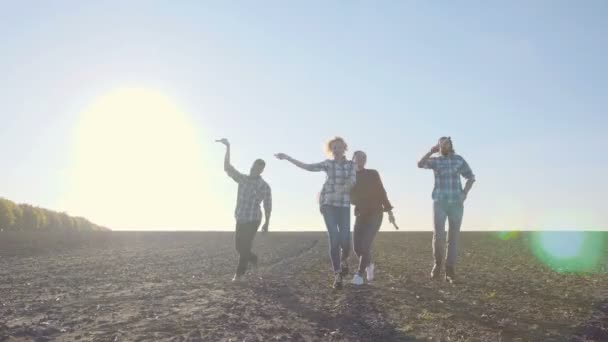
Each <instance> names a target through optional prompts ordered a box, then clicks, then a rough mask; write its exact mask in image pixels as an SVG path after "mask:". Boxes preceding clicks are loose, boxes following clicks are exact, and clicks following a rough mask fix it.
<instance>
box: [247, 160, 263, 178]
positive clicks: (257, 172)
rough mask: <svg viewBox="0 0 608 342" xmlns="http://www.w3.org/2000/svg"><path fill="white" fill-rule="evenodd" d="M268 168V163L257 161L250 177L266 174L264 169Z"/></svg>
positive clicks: (252, 167) (252, 166) (250, 172)
mask: <svg viewBox="0 0 608 342" xmlns="http://www.w3.org/2000/svg"><path fill="white" fill-rule="evenodd" d="M265 167H266V162H265V161H263V160H262V159H256V160H255V161H254V162H253V165H251V171H249V175H251V176H255V177H257V176H259V175H261V174H262V172H264V168H265Z"/></svg>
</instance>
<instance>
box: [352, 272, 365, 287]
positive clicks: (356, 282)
mask: <svg viewBox="0 0 608 342" xmlns="http://www.w3.org/2000/svg"><path fill="white" fill-rule="evenodd" d="M351 283H352V284H353V285H363V284H364V283H365V281H364V280H363V277H362V276H360V275H359V274H358V273H355V275H354V276H353V280H352V281H351Z"/></svg>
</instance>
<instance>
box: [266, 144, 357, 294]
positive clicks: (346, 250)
mask: <svg viewBox="0 0 608 342" xmlns="http://www.w3.org/2000/svg"><path fill="white" fill-rule="evenodd" d="M347 149H348V145H347V144H346V142H345V141H344V139H342V138H340V137H335V138H333V139H331V140H330V141H328V142H327V144H326V150H327V152H328V154H331V155H332V157H333V158H332V159H327V160H324V161H322V162H320V163H316V164H306V163H302V162H301V161H298V160H296V159H293V158H292V157H290V156H288V155H286V154H284V153H278V154H276V157H277V158H278V159H279V160H287V161H289V162H291V163H292V164H294V165H296V166H298V167H300V168H302V169H304V170H306V171H312V172H319V171H324V172H325V173H326V174H327V179H326V180H325V183H324V184H323V188H322V189H321V193H320V195H319V205H320V209H321V214H322V215H323V219H324V220H325V226H326V228H327V233H328V236H329V256H330V258H331V263H332V267H333V270H334V273H335V279H334V285H333V286H334V288H336V289H340V288H342V278H343V277H344V276H345V275H347V274H348V264H347V263H346V259H347V258H348V256H349V254H350V244H351V243H350V190H351V188H352V187H353V186H354V184H355V182H356V180H357V171H356V168H355V164H354V163H353V162H352V161H350V160H347V159H346V157H345V156H344V153H345V152H346V150H347Z"/></svg>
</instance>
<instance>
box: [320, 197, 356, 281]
mask: <svg viewBox="0 0 608 342" xmlns="http://www.w3.org/2000/svg"><path fill="white" fill-rule="evenodd" d="M321 214H323V219H324V220H325V227H326V228H327V235H328V236H329V257H330V258H331V264H332V266H333V269H334V272H340V271H341V270H342V262H346V259H348V256H349V254H350V207H336V206H333V205H322V206H321ZM340 252H342V256H340Z"/></svg>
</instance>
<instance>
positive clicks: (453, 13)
mask: <svg viewBox="0 0 608 342" xmlns="http://www.w3.org/2000/svg"><path fill="white" fill-rule="evenodd" d="M607 15H608V3H606V2H605V1H593V0H589V1H584V2H578V3H574V2H572V1H542V0H539V1H533V2H530V1H505V2H491V3H490V2H481V1H458V2H451V3H446V2H431V1H374V2H372V1H289V2H286V1H264V2H253V1H231V2H225V1H205V2H202V1H174V2H169V1H137V0H132V1H104V2H91V1H89V2H77V1H53V2H44V1H19V2H16V1H3V2H2V11H1V12H0V41H1V42H2V45H3V48H2V51H3V52H2V54H0V75H1V77H0V90H1V91H0V104H2V111H1V112H0V116H1V122H2V124H1V125H0V155H1V156H3V158H2V159H3V164H2V167H1V168H0V197H5V198H8V199H11V200H13V201H16V202H21V203H23V202H25V203H31V204H34V205H37V206H41V207H45V208H50V209H54V210H58V211H66V212H68V213H69V214H71V215H78V216H85V217H87V218H88V219H90V220H91V221H93V222H95V223H97V224H101V225H105V226H108V227H110V228H113V229H148V230H172V229H179V230H185V229H197V230H198V229H213V230H217V229H226V230H231V229H233V227H234V218H233V211H234V205H235V200H236V184H235V183H234V182H233V181H232V180H231V179H229V178H228V177H227V176H226V175H225V173H224V172H223V168H222V167H223V164H222V163H223V154H224V149H223V147H222V146H221V145H218V144H216V143H215V142H214V140H215V139H218V138H222V137H226V138H228V139H229V140H230V141H231V142H232V146H233V147H232V149H233V151H232V154H233V157H232V159H233V164H234V165H235V166H236V167H237V169H239V170H241V171H242V172H247V171H248V170H249V167H250V166H251V163H252V162H253V160H255V159H256V158H263V159H265V160H266V161H267V168H266V171H265V172H264V178H265V179H266V180H267V181H268V183H269V184H270V185H271V187H272V189H273V199H274V210H273V217H272V222H271V229H274V230H304V229H305V230H323V229H324V228H323V223H322V218H321V216H320V214H319V211H318V205H317V193H318V192H319V190H320V188H321V186H322V183H323V181H324V175H323V174H319V173H309V172H306V171H303V170H300V169H297V168H296V167H294V166H292V165H290V164H289V163H287V162H284V161H278V160H276V159H274V158H273V154H274V153H277V152H284V153H287V154H289V155H291V156H293V157H294V158H296V159H299V160H302V161H304V162H310V163H312V162H319V161H321V160H323V159H325V155H324V152H323V143H324V142H325V141H326V140H327V139H328V138H330V137H332V136H336V135H338V136H342V137H344V138H345V139H346V141H347V142H348V144H349V149H350V151H351V152H352V151H354V150H358V149H361V150H364V151H366V152H367V154H368V167H370V168H374V169H377V170H378V171H379V172H380V174H381V176H382V179H383V182H384V184H385V187H386V188H387V191H388V195H389V198H390V200H391V201H392V202H393V205H394V207H395V210H394V212H395V216H396V217H397V220H398V223H399V225H400V226H401V227H402V229H405V230H410V229H411V230H431V229H432V200H431V191H432V188H433V175H432V172H430V171H428V170H420V169H418V168H417V167H416V162H417V160H418V159H419V158H420V157H421V156H422V155H424V154H425V153H426V152H427V151H428V150H429V149H430V148H431V146H432V145H433V144H434V143H435V142H436V141H437V139H438V138H439V137H440V136H444V135H448V136H451V137H452V140H453V142H454V147H455V148H456V151H457V153H458V154H460V155H462V156H463V157H464V158H465V159H466V160H467V161H468V163H469V164H470V166H471V167H472V169H473V171H474V173H475V174H476V177H477V182H476V184H475V186H474V188H473V190H472V192H471V194H470V195H469V198H468V199H467V202H466V205H465V218H464V222H463V229H465V230H495V229H500V230H512V229H588V230H596V229H597V230H606V229H608V225H607V224H606V221H605V220H601V219H600V217H601V216H602V215H601V212H602V211H603V210H604V203H603V202H604V198H605V194H606V193H608V181H606V178H605V173H606V172H607V171H608V160H607V159H606V158H602V157H601V155H602V150H603V148H604V145H605V143H604V142H605V139H604V130H605V127H606V125H607V124H608V119H607V117H606V111H607V109H608V96H606V94H607V93H606V92H607V91H608V66H607V64H606V62H605V60H606V58H605V56H606V55H607V53H608V40H607V39H606V37H607V36H608V22H607V21H606V20H605V18H606V16H607ZM349 156H350V153H349ZM384 229H390V227H389V226H388V225H385V227H384Z"/></svg>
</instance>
